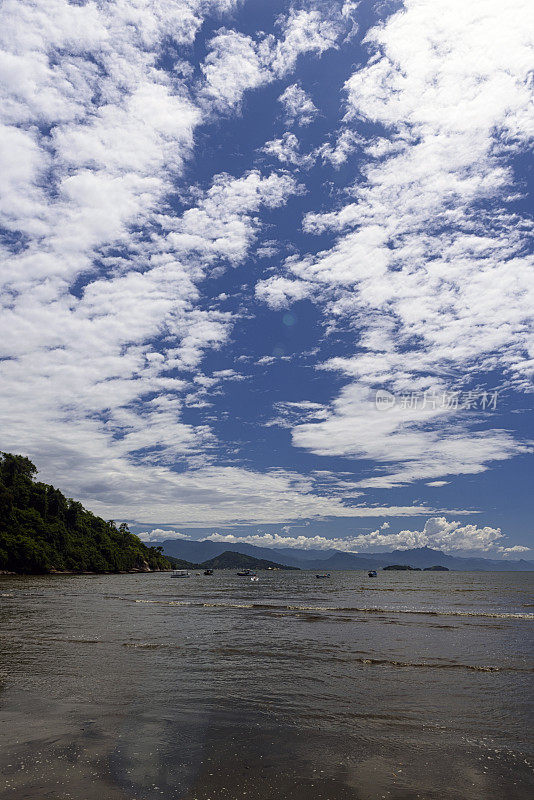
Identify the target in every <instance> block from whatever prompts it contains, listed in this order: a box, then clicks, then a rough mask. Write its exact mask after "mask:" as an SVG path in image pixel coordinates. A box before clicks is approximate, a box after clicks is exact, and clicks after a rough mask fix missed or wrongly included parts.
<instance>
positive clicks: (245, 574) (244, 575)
mask: <svg viewBox="0 0 534 800" xmlns="http://www.w3.org/2000/svg"><path fill="white" fill-rule="evenodd" d="M236 575H239V576H240V577H241V578H252V577H253V576H254V577H255V575H256V573H255V572H252V570H250V569H243V570H241V572H236Z"/></svg>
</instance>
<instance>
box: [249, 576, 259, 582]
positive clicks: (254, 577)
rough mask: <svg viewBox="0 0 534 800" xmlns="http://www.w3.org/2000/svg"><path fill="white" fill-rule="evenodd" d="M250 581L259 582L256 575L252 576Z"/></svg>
mask: <svg viewBox="0 0 534 800" xmlns="http://www.w3.org/2000/svg"><path fill="white" fill-rule="evenodd" d="M250 580H251V581H259V578H258V576H257V575H252V577H251V578H250Z"/></svg>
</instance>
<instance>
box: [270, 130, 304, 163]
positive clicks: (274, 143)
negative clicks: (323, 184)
mask: <svg viewBox="0 0 534 800" xmlns="http://www.w3.org/2000/svg"><path fill="white" fill-rule="evenodd" d="M299 148H300V145H299V140H298V139H297V137H296V136H295V134H294V133H289V132H288V131H286V132H285V133H284V134H283V136H282V138H281V139H272V140H271V141H269V142H265V144H264V146H263V147H262V150H263V152H264V153H269V154H270V155H273V156H275V158H277V159H278V161H280V162H281V163H282V164H294V165H295V166H296V167H301V168H303V169H309V168H310V167H312V166H313V165H314V163H315V154H314V153H308V154H306V155H304V154H301V153H300V152H299Z"/></svg>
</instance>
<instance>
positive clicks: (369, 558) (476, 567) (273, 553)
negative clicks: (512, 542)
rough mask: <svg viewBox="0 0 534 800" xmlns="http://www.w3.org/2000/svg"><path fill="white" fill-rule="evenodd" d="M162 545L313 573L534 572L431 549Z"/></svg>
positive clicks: (529, 566) (191, 557) (530, 565)
mask: <svg viewBox="0 0 534 800" xmlns="http://www.w3.org/2000/svg"><path fill="white" fill-rule="evenodd" d="M154 544H155V545H156V546H157V545H161V546H162V547H163V550H164V552H165V554H166V555H169V556H174V557H175V558H182V559H184V560H186V561H191V562H194V563H196V564H199V563H201V562H204V561H207V560H208V559H211V558H215V557H216V556H219V555H221V553H223V552H225V551H234V552H237V553H243V554H245V555H248V556H252V557H254V558H256V559H266V560H267V561H271V562H273V561H276V562H278V563H279V564H283V565H284V566H288V567H298V568H299V569H310V570H333V569H379V568H380V567H386V566H389V565H391V564H409V565H410V566H412V567H421V568H422V569H424V568H425V567H438V566H439V567H448V568H449V569H451V570H460V571H463V572H476V571H484V572H495V571H499V572H525V571H534V561H525V559H523V558H522V559H520V560H519V561H512V560H506V561H499V560H497V559H490V558H482V557H479V556H476V557H471V558H465V557H461V556H455V555H450V554H448V553H442V552H441V550H433V549H432V548H430V547H417V548H414V549H412V550H393V551H392V552H390V553H358V554H354V553H345V552H343V551H341V550H334V549H332V550H302V549H298V548H288V547H285V548H279V549H274V548H270V547H257V546H256V545H252V544H242V543H239V544H230V543H229V542H212V541H210V540H209V539H203V540H201V541H192V540H188V539H167V540H165V541H162V542H156V543H154Z"/></svg>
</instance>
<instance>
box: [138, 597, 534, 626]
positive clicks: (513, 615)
mask: <svg viewBox="0 0 534 800" xmlns="http://www.w3.org/2000/svg"><path fill="white" fill-rule="evenodd" d="M134 603H148V604H159V605H167V606H177V607H179V608H182V607H183V608H221V609H224V608H235V609H254V610H256V611H278V612H279V611H290V612H294V611H296V612H312V613H314V612H322V613H332V612H333V613H338V612H343V613H345V614H346V613H352V614H418V615H424V616H430V617H481V618H484V619H524V620H529V621H531V622H533V621H534V614H533V613H522V612H504V611H502V612H501V611H439V610H430V609H422V608H381V607H378V606H373V607H366V608H364V607H359V606H294V605H275V604H274V603H272V604H271V603H219V602H203V601H196V602H194V601H190V600H139V599H136V600H134Z"/></svg>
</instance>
